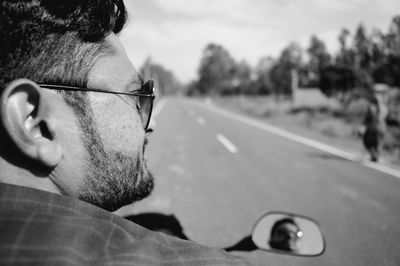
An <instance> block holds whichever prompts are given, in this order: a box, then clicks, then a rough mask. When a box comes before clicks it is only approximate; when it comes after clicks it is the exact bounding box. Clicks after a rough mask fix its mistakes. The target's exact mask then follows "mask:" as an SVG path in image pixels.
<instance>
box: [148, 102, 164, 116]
mask: <svg viewBox="0 0 400 266" xmlns="http://www.w3.org/2000/svg"><path fill="white" fill-rule="evenodd" d="M165 103H166V100H165V98H163V99H160V100H159V101H158V102H157V104H156V105H155V107H154V108H153V113H152V114H151V116H152V117H153V118H155V117H156V116H157V115H158V114H159V113H160V112H161V109H163V108H164V105H165Z"/></svg>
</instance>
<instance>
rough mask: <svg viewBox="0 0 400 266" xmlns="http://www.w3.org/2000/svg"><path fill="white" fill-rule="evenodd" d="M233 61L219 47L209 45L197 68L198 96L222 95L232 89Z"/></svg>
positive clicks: (224, 50)
mask: <svg viewBox="0 0 400 266" xmlns="http://www.w3.org/2000/svg"><path fill="white" fill-rule="evenodd" d="M235 65H236V63H235V61H234V59H233V58H232V57H231V56H230V54H229V52H228V51H227V50H226V49H225V48H223V47H222V46H221V45H217V44H209V45H207V47H206V48H205V49H204V51H203V56H202V59H201V62H200V68H199V71H198V73H199V80H198V83H197V85H198V89H199V92H200V94H202V95H205V94H224V93H229V92H230V91H232V89H233V87H234V86H233V85H234V84H233V77H234V72H235Z"/></svg>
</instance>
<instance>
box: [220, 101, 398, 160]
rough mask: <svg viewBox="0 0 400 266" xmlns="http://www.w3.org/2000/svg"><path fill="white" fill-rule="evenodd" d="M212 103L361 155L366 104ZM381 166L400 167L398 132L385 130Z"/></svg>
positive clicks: (364, 153) (362, 151) (393, 128)
mask: <svg viewBox="0 0 400 266" xmlns="http://www.w3.org/2000/svg"><path fill="white" fill-rule="evenodd" d="M213 102H214V103H215V104H216V105H218V106H221V107H224V108H226V109H229V110H231V111H233V112H237V113H242V114H246V115H249V116H252V117H254V118H257V119H259V120H263V121H265V122H267V123H269V124H273V125H276V126H278V127H281V128H283V129H286V130H288V131H291V132H294V133H297V134H299V135H302V136H305V137H309V138H312V139H316V140H319V141H321V142H324V143H327V144H330V145H334V146H336V147H340V148H342V149H344V150H348V151H351V152H353V153H354V152H355V153H357V154H363V155H364V156H365V157H367V153H366V151H365V150H364V148H363V145H362V140H361V138H360V137H359V136H358V133H357V132H358V128H359V127H360V126H361V125H362V120H363V117H364V114H365V112H366V108H367V103H366V102H365V101H363V100H360V101H357V102H354V103H353V104H351V105H350V106H349V107H348V108H347V110H343V109H342V108H341V107H340V106H339V105H331V104H329V105H326V104H325V103H324V104H321V105H318V104H317V103H316V104H313V105H312V106H305V105H298V104H296V103H293V102H290V101H276V100H275V99H274V98H273V97H267V96H229V97H218V98H213ZM383 149H384V150H383V155H382V157H383V160H384V162H385V163H388V164H391V165H397V166H400V128H399V127H398V126H388V130H387V133H386V136H385V139H384V144H383Z"/></svg>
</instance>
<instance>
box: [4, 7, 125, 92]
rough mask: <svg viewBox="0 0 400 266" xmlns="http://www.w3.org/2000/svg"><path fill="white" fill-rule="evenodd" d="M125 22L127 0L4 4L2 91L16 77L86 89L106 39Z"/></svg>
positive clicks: (118, 30)
mask: <svg viewBox="0 0 400 266" xmlns="http://www.w3.org/2000/svg"><path fill="white" fill-rule="evenodd" d="M126 19H127V13H126V9H125V6H124V3H123V1H122V0H20V1H15V0H3V1H2V2H1V6H0V40H1V43H2V46H1V48H0V86H1V88H0V89H1V90H2V89H3V88H4V87H5V86H6V84H7V83H9V82H11V81H12V80H14V79H16V78H29V79H31V80H33V81H35V82H38V83H42V82H46V83H60V84H65V85H76V86H85V85H86V83H87V75H88V73H89V71H90V69H91V67H92V66H93V64H94V62H95V61H96V59H97V58H98V56H99V55H100V54H101V52H102V51H103V49H104V48H105V46H104V44H103V43H104V38H105V37H106V36H107V35H108V34H110V33H111V32H114V33H118V32H120V31H121V30H122V28H123V26H124V24H125V21H126Z"/></svg>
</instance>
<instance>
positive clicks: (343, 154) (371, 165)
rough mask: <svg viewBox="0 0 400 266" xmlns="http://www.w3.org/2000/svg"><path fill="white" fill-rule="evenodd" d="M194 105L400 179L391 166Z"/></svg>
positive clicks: (226, 113)
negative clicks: (362, 159)
mask: <svg viewBox="0 0 400 266" xmlns="http://www.w3.org/2000/svg"><path fill="white" fill-rule="evenodd" d="M192 103H194V104H196V105H198V106H200V107H201V108H204V109H207V110H209V111H213V112H215V113H218V114H220V115H223V116H226V117H229V118H231V119H234V120H236V121H239V122H242V123H244V124H247V125H250V126H253V127H256V128H259V129H262V130H264V131H267V132H269V133H272V134H275V135H277V136H280V137H283V138H286V139H289V140H292V141H294V142H297V143H301V144H303V145H306V146H309V147H312V148H314V149H318V150H321V151H324V152H327V153H330V154H333V155H335V156H337V157H340V158H343V159H346V160H348V161H352V162H358V163H361V165H364V166H365V167H368V168H371V169H374V170H376V171H379V172H382V173H385V174H388V175H391V176H394V177H397V178H400V171H399V170H396V169H394V168H391V167H389V166H385V165H381V164H378V163H374V162H370V161H367V162H366V161H361V160H359V159H358V156H356V155H354V154H351V153H349V152H346V151H343V150H340V149H338V148H335V147H332V146H329V145H327V144H324V143H322V142H319V141H315V140H312V139H308V138H306V137H303V136H300V135H297V134H295V133H292V132H289V131H286V130H284V129H281V128H278V127H275V126H272V125H269V124H267V123H266V122H260V121H257V120H255V119H253V118H249V117H246V116H244V115H241V114H236V113H233V112H230V111H227V110H225V109H221V108H219V107H216V106H214V105H211V104H207V105H205V104H202V103H199V102H195V101H192Z"/></svg>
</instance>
